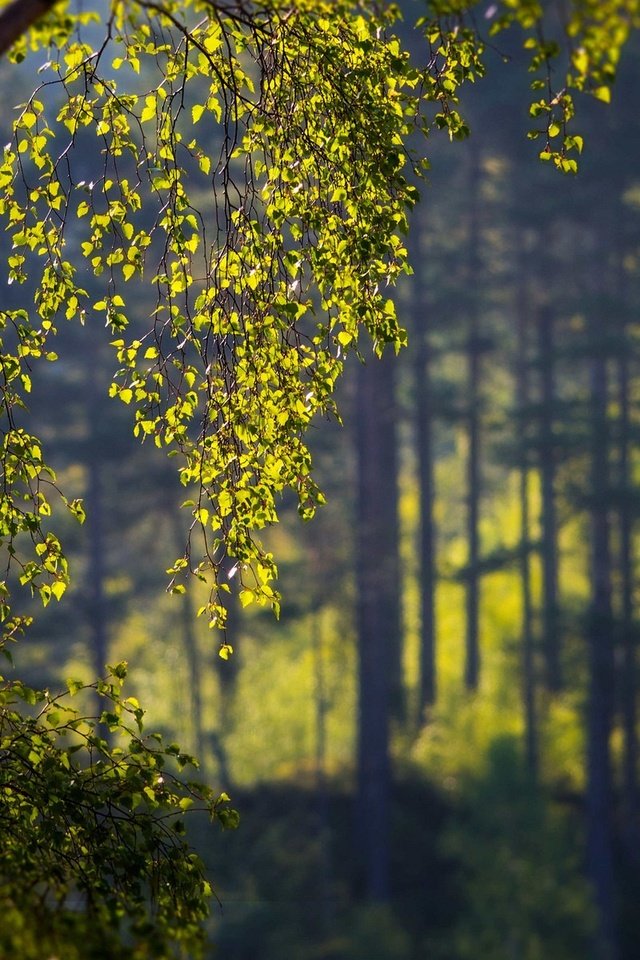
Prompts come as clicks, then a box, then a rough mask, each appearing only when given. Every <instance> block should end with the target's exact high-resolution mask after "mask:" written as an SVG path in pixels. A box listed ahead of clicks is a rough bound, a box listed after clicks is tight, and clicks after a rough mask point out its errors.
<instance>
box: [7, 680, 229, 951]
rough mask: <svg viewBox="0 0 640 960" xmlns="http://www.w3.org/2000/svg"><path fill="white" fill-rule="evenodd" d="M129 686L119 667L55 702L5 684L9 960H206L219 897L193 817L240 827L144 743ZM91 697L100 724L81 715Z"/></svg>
mask: <svg viewBox="0 0 640 960" xmlns="http://www.w3.org/2000/svg"><path fill="white" fill-rule="evenodd" d="M125 676H126V664H125V663H119V664H116V665H114V666H112V667H110V668H109V673H108V675H107V676H106V678H104V679H102V680H99V681H97V682H96V683H94V684H89V685H86V684H81V683H79V682H77V681H74V680H69V681H68V684H67V685H68V691H67V693H65V694H64V695H58V696H53V695H51V694H50V693H49V692H48V691H43V690H34V689H32V688H30V687H27V686H25V685H24V684H23V683H21V682H20V681H10V680H4V681H2V685H1V686H0V823H1V824H2V840H3V858H2V868H1V869H0V904H2V911H3V916H4V918H5V922H4V923H3V925H2V932H1V933H0V952H2V954H3V956H11V955H16V956H20V957H24V958H25V960H28V958H30V957H34V958H35V957H41V956H42V955H43V952H44V953H45V955H47V956H49V955H51V956H56V955H60V956H61V955H64V956H78V957H80V956H82V957H83V958H84V957H94V956H95V957H118V958H124V957H130V958H132V960H133V958H142V957H154V958H165V957H166V958H169V957H177V956H186V955H187V952H188V953H189V955H190V956H192V955H194V951H195V952H198V951H199V949H200V948H201V947H202V943H203V934H202V927H201V921H202V919H203V918H204V917H205V916H206V913H207V904H208V900H209V898H210V896H211V893H212V890H211V886H210V884H209V882H208V881H207V879H206V878H205V875H204V869H203V865H202V863H201V861H200V860H199V858H198V857H197V855H196V854H194V853H193V852H192V851H191V849H190V847H189V845H188V844H187V842H186V840H185V823H184V815H185V813H186V811H188V810H190V811H196V810H200V811H202V812H203V813H205V814H207V815H208V817H209V818H210V819H211V820H212V821H217V822H218V823H219V824H221V825H222V826H224V827H233V826H235V825H236V823H237V814H236V813H235V811H233V810H232V809H231V807H230V806H229V802H228V801H229V798H228V797H227V796H226V794H222V795H220V796H217V795H215V794H214V793H213V791H212V790H211V789H209V788H208V787H205V786H203V785H201V784H199V783H196V782H195V781H192V780H185V779H184V771H185V770H187V769H189V768H194V767H196V766H197V764H196V761H195V760H194V758H193V757H191V756H189V755H187V754H184V753H183V752H182V751H181V750H180V748H179V747H178V745H177V744H168V745H165V744H163V742H162V740H161V739H160V737H159V736H158V735H151V736H150V737H147V736H145V735H144V732H143V711H142V709H141V707H140V705H139V704H138V702H137V700H136V699H135V698H134V697H126V696H124V694H123V691H122V685H123V681H124V678H125ZM89 694H91V695H92V696H93V697H95V696H96V695H97V696H98V697H99V699H100V700H102V702H103V705H104V709H103V710H102V713H101V715H100V716H99V717H98V716H91V715H88V714H87V713H86V712H85V711H84V710H83V709H82V707H79V708H78V707H76V706H74V703H75V701H76V699H77V700H78V701H80V703H86V701H87V698H88V695H89ZM69 951H72V952H71V953H70V952H69ZM73 951H76V952H75V953H74V952H73Z"/></svg>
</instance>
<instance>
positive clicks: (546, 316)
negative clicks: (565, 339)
mask: <svg viewBox="0 0 640 960" xmlns="http://www.w3.org/2000/svg"><path fill="white" fill-rule="evenodd" d="M538 363H539V365H540V433H539V458H540V482H541V488H542V515H541V518H540V523H541V527H542V623H543V631H542V648H543V651H544V660H545V676H546V686H547V689H548V690H550V691H552V692H557V691H558V690H560V689H561V686H562V672H561V665H560V633H559V618H558V521H557V516H556V494H555V482H556V449H555V436H554V426H553V425H554V419H555V404H556V391H555V375H554V364H555V357H554V320H553V313H552V311H551V308H550V307H548V306H543V307H541V308H540V311H539V314H538Z"/></svg>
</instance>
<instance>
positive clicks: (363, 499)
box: [356, 356, 401, 900]
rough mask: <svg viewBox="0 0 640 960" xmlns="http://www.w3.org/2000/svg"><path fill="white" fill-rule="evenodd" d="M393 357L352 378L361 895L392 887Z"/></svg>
mask: <svg viewBox="0 0 640 960" xmlns="http://www.w3.org/2000/svg"><path fill="white" fill-rule="evenodd" d="M393 363H394V358H393V357H391V356H385V357H384V359H383V360H380V361H379V360H376V359H374V358H370V359H369V361H368V363H367V364H364V365H362V366H361V367H360V368H359V370H358V378H357V417H356V420H357V424H356V431H357V470H358V482H357V489H358V504H357V527H356V551H357V552H356V568H357V579H356V584H357V633H358V655H359V676H358V683H359V715H358V745H357V778H358V783H357V811H356V817H357V825H356V829H357V832H358V839H359V843H360V857H361V866H362V869H363V883H364V889H365V893H366V895H367V896H368V897H369V898H370V899H373V900H386V899H388V897H389V895H390V880H389V808H390V776H391V770H390V760H389V723H390V717H391V713H392V709H393V707H394V706H395V707H396V709H397V706H398V702H399V698H400V689H401V688H400V624H399V620H400V616H399V589H398V583H399V565H398V521H397V492H396V482H397V480H396V449H395V403H394V379H393V376H394V369H395V368H394V366H393Z"/></svg>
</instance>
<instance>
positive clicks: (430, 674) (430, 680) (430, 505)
mask: <svg viewBox="0 0 640 960" xmlns="http://www.w3.org/2000/svg"><path fill="white" fill-rule="evenodd" d="M420 254H421V251H420V250H418V251H417V257H418V260H417V262H416V263H415V265H414V267H415V273H416V276H415V279H414V290H415V299H414V331H415V333H414V335H415V339H416V344H415V397H416V415H415V416H416V440H417V445H418V483H419V497H420V531H419V538H420V539H419V563H420V568H419V569H420V680H419V683H420V686H419V691H418V720H419V722H422V721H423V720H424V716H425V710H426V708H428V707H430V706H432V705H433V704H434V703H435V701H436V693H437V678H436V623H435V593H436V558H435V550H436V530H435V521H434V507H435V481H434V463H433V397H432V390H431V350H430V343H429V306H428V304H427V302H426V295H425V289H424V285H423V284H422V283H421V282H420V271H421V269H422V266H423V265H422V263H421V260H420Z"/></svg>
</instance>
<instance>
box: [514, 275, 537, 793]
mask: <svg viewBox="0 0 640 960" xmlns="http://www.w3.org/2000/svg"><path fill="white" fill-rule="evenodd" d="M519 276H520V280H519V284H520V289H519V296H518V303H517V311H518V318H517V326H518V343H517V358H516V403H517V406H518V410H519V417H518V420H517V423H518V429H519V441H518V461H519V462H518V472H519V479H520V483H519V496H520V585H521V591H522V705H523V712H524V737H525V759H526V766H527V771H528V773H529V776H530V777H531V779H532V781H534V782H536V781H537V779H538V752H539V747H538V725H537V710H536V676H535V638H534V630H533V617H534V612H533V600H532V595H531V552H530V540H529V534H530V530H531V517H530V509H529V489H528V481H529V450H528V448H529V436H528V432H527V430H526V427H525V424H526V420H525V418H526V416H527V411H528V409H529V405H530V403H531V384H530V376H529V356H528V329H529V320H530V313H529V310H528V296H527V293H528V291H527V289H526V286H527V284H526V273H525V270H524V267H523V265H522V264H521V265H520V270H519Z"/></svg>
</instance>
